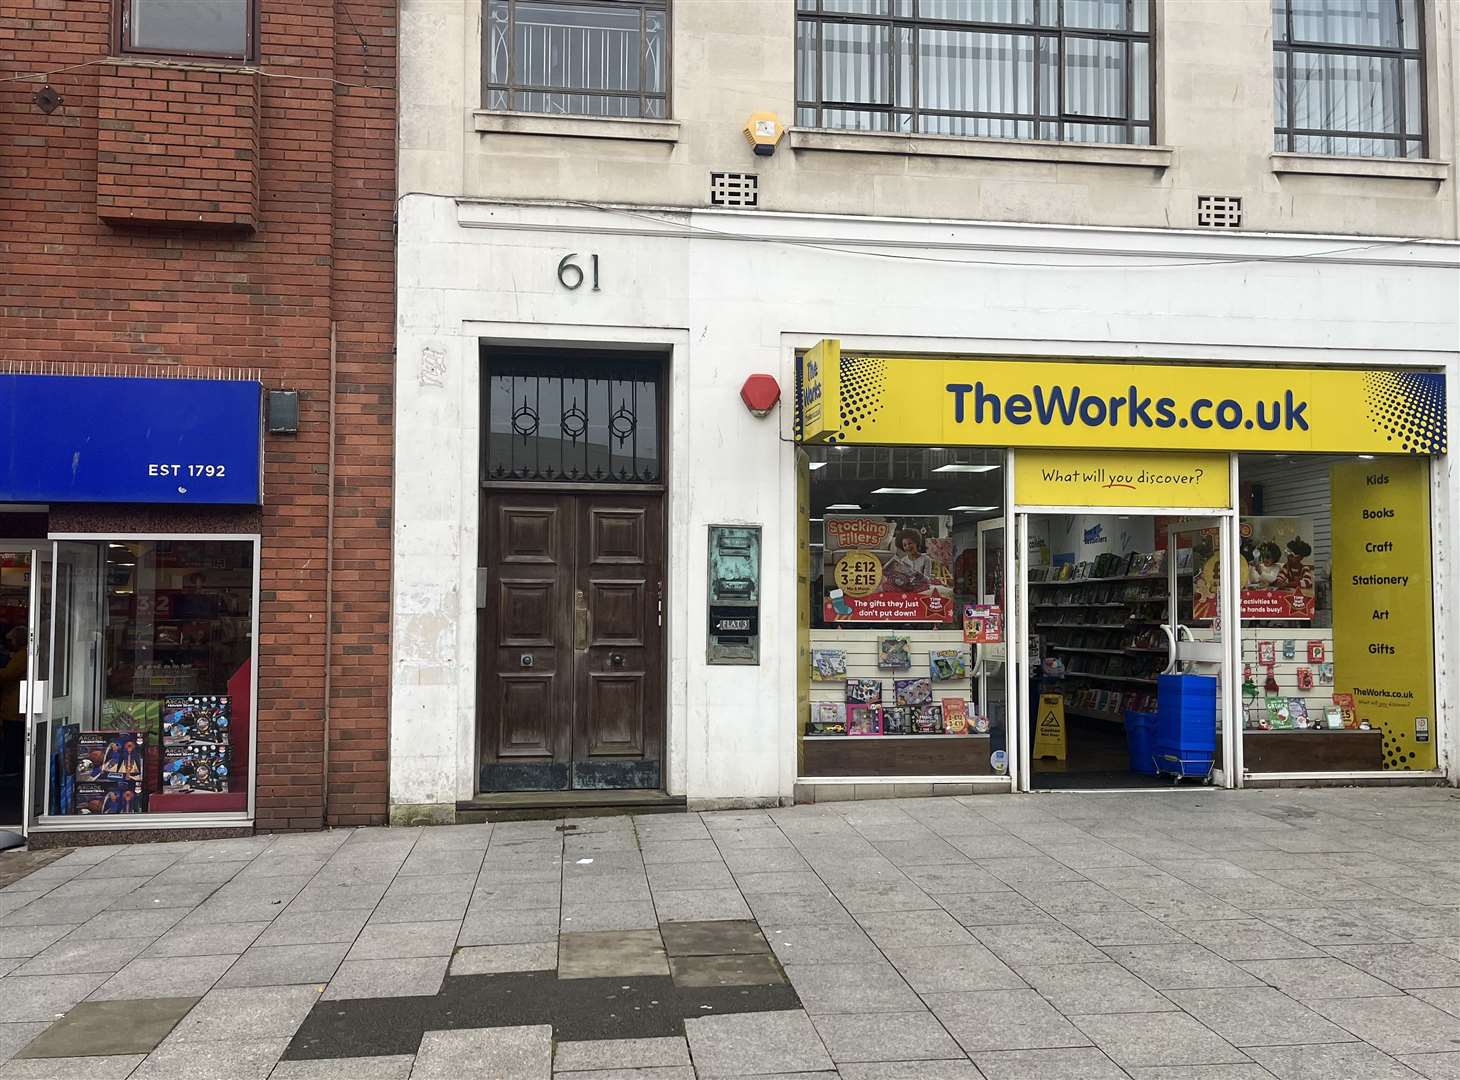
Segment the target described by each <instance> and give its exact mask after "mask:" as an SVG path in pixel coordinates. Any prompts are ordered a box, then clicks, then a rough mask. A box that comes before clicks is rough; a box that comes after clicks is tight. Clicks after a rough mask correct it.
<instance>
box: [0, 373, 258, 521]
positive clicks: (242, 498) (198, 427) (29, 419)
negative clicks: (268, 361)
mask: <svg viewBox="0 0 1460 1080" xmlns="http://www.w3.org/2000/svg"><path fill="white" fill-rule="evenodd" d="M259 396H260V395H259V384H258V383H257V382H241V381H236V380H230V381H225V380H211V379H129V378H118V377H110V376H90V375H0V421H3V423H4V424H5V426H6V443H5V448H4V451H3V453H4V463H3V472H0V501H4V502H41V503H64V502H108V503H189V504H214V505H217V504H230V505H245V506H256V505H258V504H259V502H260V501H261V498H260V492H261V490H262V487H261V475H262V445H261V442H260V440H261V432H260V412H259Z"/></svg>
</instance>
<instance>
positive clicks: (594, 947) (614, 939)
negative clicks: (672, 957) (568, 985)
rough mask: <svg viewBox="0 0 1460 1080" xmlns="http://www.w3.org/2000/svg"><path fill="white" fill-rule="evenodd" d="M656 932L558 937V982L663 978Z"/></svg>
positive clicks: (661, 947) (661, 949)
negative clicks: (629, 977)
mask: <svg viewBox="0 0 1460 1080" xmlns="http://www.w3.org/2000/svg"><path fill="white" fill-rule="evenodd" d="M668 973H669V965H668V964H666V963H665V960H664V943H663V942H662V941H660V940H659V931H658V930H605V931H599V932H590V933H582V934H560V935H559V936H558V978H560V979H593V978H605V979H607V978H614V977H616V976H619V975H667V974H668Z"/></svg>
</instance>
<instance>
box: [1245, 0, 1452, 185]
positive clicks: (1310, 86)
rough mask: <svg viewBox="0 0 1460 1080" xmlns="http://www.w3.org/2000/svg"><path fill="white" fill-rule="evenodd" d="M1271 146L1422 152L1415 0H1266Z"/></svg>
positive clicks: (1419, 13) (1360, 153)
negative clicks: (1269, 36)
mask: <svg viewBox="0 0 1460 1080" xmlns="http://www.w3.org/2000/svg"><path fill="white" fill-rule="evenodd" d="M1272 19H1273V24H1272V37H1273V70H1272V81H1273V105H1274V113H1275V115H1276V119H1277V125H1276V131H1275V133H1274V146H1275V148H1276V149H1277V150H1279V151H1290V152H1293V153H1299V154H1342V155H1349V156H1354V157H1423V156H1424V155H1425V153H1426V133H1425V72H1424V23H1423V5H1422V3H1421V0H1364V2H1362V3H1356V2H1354V0H1296V2H1295V0H1273V4H1272Z"/></svg>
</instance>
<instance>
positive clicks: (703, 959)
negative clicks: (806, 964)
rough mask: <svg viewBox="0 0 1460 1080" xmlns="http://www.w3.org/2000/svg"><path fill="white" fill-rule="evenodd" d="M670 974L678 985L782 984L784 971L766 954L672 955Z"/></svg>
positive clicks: (784, 980) (773, 958) (783, 982)
mask: <svg viewBox="0 0 1460 1080" xmlns="http://www.w3.org/2000/svg"><path fill="white" fill-rule="evenodd" d="M669 976H670V978H672V979H673V980H674V985H675V986H678V987H691V986H693V987H702V986H783V985H785V983H786V976H785V973H784V972H782V971H781V965H780V964H778V963H776V958H775V957H774V956H770V955H769V954H764V955H763V954H760V953H748V954H746V955H744V956H675V957H672V958H671V959H670V961H669Z"/></svg>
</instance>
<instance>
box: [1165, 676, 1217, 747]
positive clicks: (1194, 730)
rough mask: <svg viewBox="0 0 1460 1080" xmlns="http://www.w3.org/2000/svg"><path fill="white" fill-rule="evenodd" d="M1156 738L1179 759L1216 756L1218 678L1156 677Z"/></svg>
mask: <svg viewBox="0 0 1460 1080" xmlns="http://www.w3.org/2000/svg"><path fill="white" fill-rule="evenodd" d="M1155 738H1156V742H1157V743H1159V744H1161V745H1162V746H1166V747H1171V748H1174V749H1175V750H1176V751H1178V756H1179V755H1181V754H1185V753H1187V752H1193V753H1201V752H1205V753H1206V754H1208V755H1211V754H1214V753H1215V752H1216V749H1217V679H1216V676H1214V675H1159V676H1157V678H1156V735H1155Z"/></svg>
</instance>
